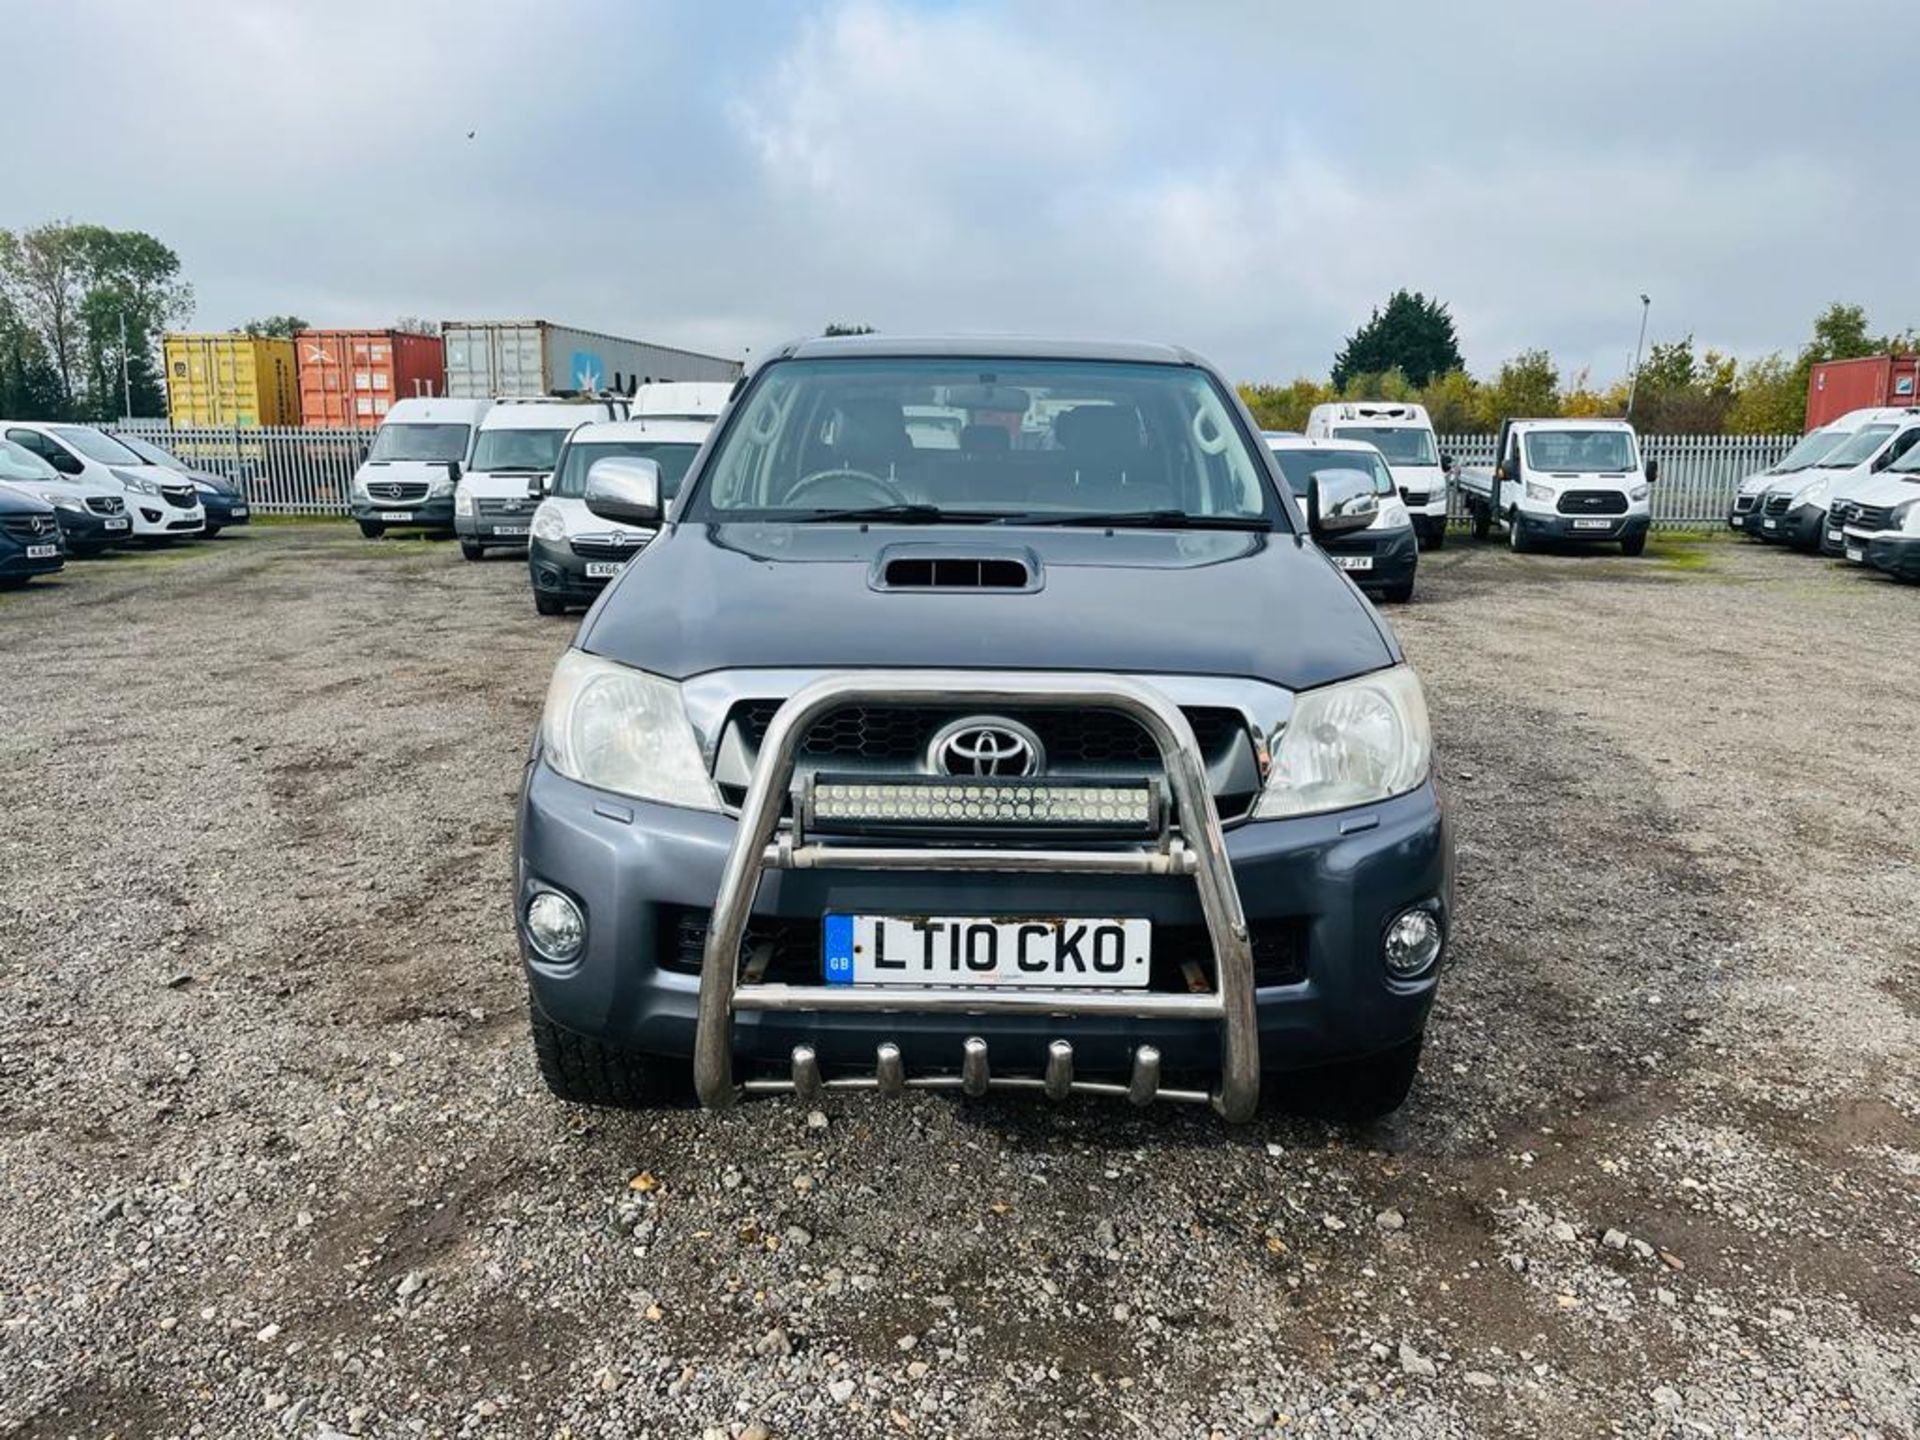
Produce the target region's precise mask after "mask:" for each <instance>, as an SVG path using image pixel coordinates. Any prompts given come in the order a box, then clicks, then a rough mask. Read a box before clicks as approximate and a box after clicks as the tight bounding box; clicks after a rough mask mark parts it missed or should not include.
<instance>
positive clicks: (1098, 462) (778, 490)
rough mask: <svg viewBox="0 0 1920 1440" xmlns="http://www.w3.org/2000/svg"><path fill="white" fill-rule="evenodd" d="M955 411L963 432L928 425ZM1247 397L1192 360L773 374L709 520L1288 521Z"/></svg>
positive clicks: (723, 448) (717, 471) (892, 365)
mask: <svg viewBox="0 0 1920 1440" xmlns="http://www.w3.org/2000/svg"><path fill="white" fill-rule="evenodd" d="M940 414H950V415H952V416H954V417H955V418H957V419H959V420H960V421H961V424H960V427H959V433H958V436H957V442H958V443H957V444H956V443H955V439H956V437H955V436H953V434H952V433H951V430H950V428H949V427H948V426H945V425H939V424H933V425H929V424H924V423H920V422H922V421H924V420H926V419H929V418H931V417H932V416H935V415H940ZM1266 473H1267V472H1266V469H1265V467H1264V466H1263V465H1261V464H1260V463H1259V461H1258V459H1257V458H1256V455H1255V453H1254V451H1253V450H1252V448H1251V446H1250V444H1249V442H1248V440H1247V438H1246V436H1245V434H1244V433H1243V432H1242V430H1241V428H1240V426H1239V425H1238V424H1237V423H1236V422H1235V419H1234V411H1233V409H1232V404H1231V401H1229V400H1228V398H1227V397H1226V396H1225V395H1224V394H1222V393H1221V390H1220V387H1219V385H1218V384H1217V383H1216V382H1215V381H1214V380H1213V378H1212V377H1211V376H1210V375H1209V374H1208V373H1207V372H1206V371H1204V370H1200V369H1197V368H1195V367H1193V366H1187V365H1167V364H1157V363H1138V362H1117V361H1093V360H1031V359H990V358H989V359H975V358H951V359H949V358H934V357H870V358H861V359H857V360H856V359H846V360H840V359H832V360H789V361H782V362H780V363H777V364H775V365H772V366H769V367H768V368H767V369H766V370H764V371H762V372H761V376H760V379H759V381H758V382H757V383H756V384H755V385H754V386H753V388H752V390H751V391H750V392H749V393H748V395H747V397H746V399H745V401H744V402H743V403H742V405H741V406H740V408H739V409H738V410H737V411H736V413H735V415H734V418H733V421H732V423H731V424H729V425H728V427H727V430H726V433H725V434H724V436H723V437H722V438H721V440H720V442H719V449H718V450H717V451H716V452H715V454H714V457H713V459H712V461H711V463H710V464H709V465H708V466H707V467H706V469H705V470H704V472H703V483H702V484H701V486H700V489H699V491H698V493H697V494H696V495H695V496H694V500H693V511H692V512H690V513H691V514H692V516H693V518H698V519H746V518H753V519H761V520H771V519H791V520H827V519H840V518H846V517H847V516H848V515H849V514H859V513H862V512H880V513H881V514H883V515H897V516H899V517H900V518H902V519H903V520H905V519H924V520H934V519H938V520H952V521H999V522H1002V523H1028V524H1074V523H1092V522H1093V521H1095V520H1097V519H1101V518H1105V517H1114V516H1119V517H1123V518H1125V517H1132V518H1133V521H1134V523H1140V524H1165V525H1169V526H1177V525H1182V524H1199V525H1205V524H1215V525H1224V526H1230V527H1241V528H1261V529H1266V528H1271V526H1272V525H1274V524H1275V523H1283V522H1279V520H1278V514H1279V512H1278V506H1277V503H1276V497H1274V496H1272V495H1271V494H1270V489H1271V487H1270V486H1269V485H1268V484H1267V482H1266V478H1265V477H1266Z"/></svg>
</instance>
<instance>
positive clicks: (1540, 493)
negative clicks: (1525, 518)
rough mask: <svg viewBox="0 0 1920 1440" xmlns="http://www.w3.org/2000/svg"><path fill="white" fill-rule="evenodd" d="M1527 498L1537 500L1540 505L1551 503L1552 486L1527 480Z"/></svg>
mask: <svg viewBox="0 0 1920 1440" xmlns="http://www.w3.org/2000/svg"><path fill="white" fill-rule="evenodd" d="M1527 499H1529V500H1535V501H1538V502H1539V503H1540V504H1542V505H1551V504H1552V503H1553V487H1552V486H1551V485H1536V484H1534V483H1533V481H1531V480H1529V481H1527Z"/></svg>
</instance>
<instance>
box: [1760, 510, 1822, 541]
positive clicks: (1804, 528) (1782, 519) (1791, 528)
mask: <svg viewBox="0 0 1920 1440" xmlns="http://www.w3.org/2000/svg"><path fill="white" fill-rule="evenodd" d="M1826 525H1827V511H1826V507H1825V506H1824V505H1796V506H1795V507H1794V508H1793V509H1791V510H1789V511H1787V512H1786V514H1784V515H1763V516H1762V517H1761V518H1760V528H1759V530H1757V531H1756V532H1755V533H1756V534H1758V535H1759V537H1760V538H1761V539H1762V540H1771V541H1773V542H1774V543H1775V544H1780V545H1791V546H1793V548H1794V549H1796V550H1817V549H1819V548H1820V544H1821V541H1822V539H1823V534H1822V532H1823V531H1824V530H1825V529H1826Z"/></svg>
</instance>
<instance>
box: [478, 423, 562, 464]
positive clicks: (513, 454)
mask: <svg viewBox="0 0 1920 1440" xmlns="http://www.w3.org/2000/svg"><path fill="white" fill-rule="evenodd" d="M568 433H569V432H568V431H565V430H482V431H481V432H480V438H479V440H477V441H476V442H475V443H474V447H473V468H474V469H476V470H526V471H533V472H537V473H541V474H544V473H545V472H547V471H549V470H551V469H553V462H554V461H555V460H556V459H557V458H558V457H559V455H560V447H561V446H562V445H564V444H565V443H566V439H567V435H568Z"/></svg>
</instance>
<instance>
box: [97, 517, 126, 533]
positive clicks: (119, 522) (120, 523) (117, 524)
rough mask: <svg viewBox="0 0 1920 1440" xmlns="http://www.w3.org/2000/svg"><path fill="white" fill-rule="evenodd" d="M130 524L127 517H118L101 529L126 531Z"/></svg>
mask: <svg viewBox="0 0 1920 1440" xmlns="http://www.w3.org/2000/svg"><path fill="white" fill-rule="evenodd" d="M129 523H131V522H129V521H128V519H127V517H126V516H124V515H120V516H116V517H115V518H114V519H112V520H109V521H107V523H106V524H105V525H104V526H102V527H101V528H102V529H106V530H124V529H126V528H127V526H128V524H129Z"/></svg>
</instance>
